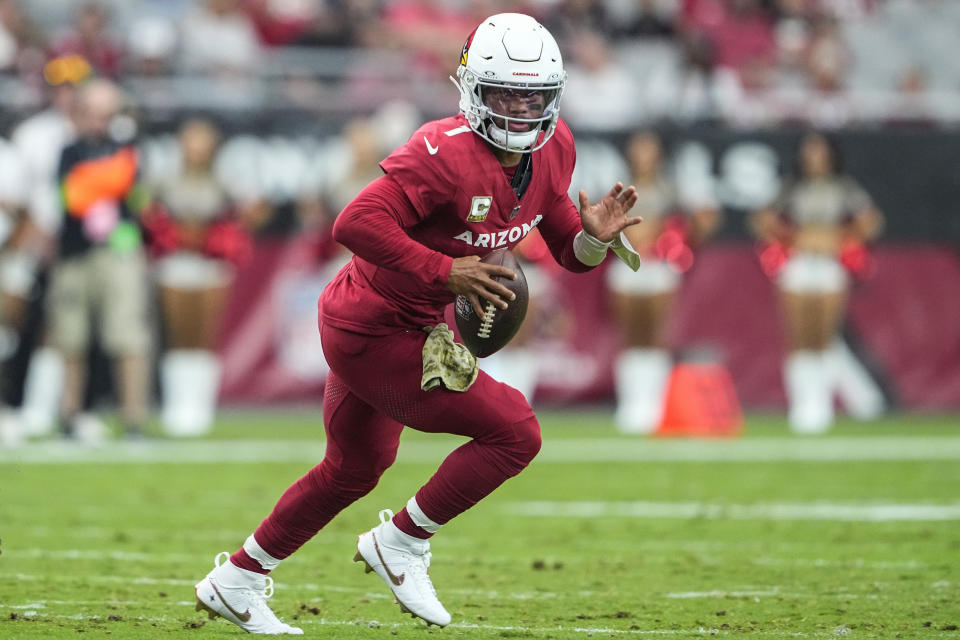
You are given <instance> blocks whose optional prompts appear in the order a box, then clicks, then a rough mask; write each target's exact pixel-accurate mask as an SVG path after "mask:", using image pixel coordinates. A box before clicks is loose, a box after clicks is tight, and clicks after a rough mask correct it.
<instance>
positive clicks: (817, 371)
mask: <svg viewBox="0 0 960 640" xmlns="http://www.w3.org/2000/svg"><path fill="white" fill-rule="evenodd" d="M783 379H784V386H785V388H786V392H787V401H788V404H789V412H788V419H789V422H790V428H791V429H793V431H795V432H797V433H822V432H824V431H826V430H827V429H829V428H830V425H831V424H833V395H832V384H831V376H830V375H829V370H828V367H827V359H826V356H825V352H823V351H811V350H804V349H801V350H799V351H794V352H793V353H791V354H790V355H788V356H787V360H786V362H785V363H784V370H783Z"/></svg>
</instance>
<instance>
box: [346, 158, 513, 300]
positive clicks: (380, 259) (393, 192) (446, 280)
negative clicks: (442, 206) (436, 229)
mask: <svg viewBox="0 0 960 640" xmlns="http://www.w3.org/2000/svg"><path fill="white" fill-rule="evenodd" d="M421 219H422V217H421V215H420V214H419V213H418V212H417V210H416V208H415V207H414V206H413V204H412V203H411V202H410V200H409V199H408V198H407V196H406V195H405V193H404V190H403V188H401V186H400V185H399V184H398V183H397V182H396V181H395V180H393V179H392V178H391V177H390V176H389V175H387V176H382V177H380V178H377V179H376V180H374V181H373V182H371V183H370V184H369V185H367V187H366V188H365V189H364V190H363V191H361V192H360V193H359V195H357V197H356V198H354V199H353V201H352V202H351V203H350V204H348V205H347V207H346V208H345V209H344V210H343V211H342V212H341V213H340V215H339V216H337V220H336V222H334V224H333V239H334V240H336V241H337V242H339V243H340V244H342V245H343V246H345V247H347V248H348V249H350V250H351V251H353V252H354V253H355V254H356V255H358V256H360V257H361V258H363V259H364V260H366V261H368V262H371V263H373V264H375V265H378V266H381V267H384V268H387V269H392V270H394V271H400V272H402V273H406V274H410V275H413V276H415V277H417V278H419V279H420V280H422V281H423V283H424V284H425V285H428V286H437V285H443V286H445V287H446V288H447V289H449V290H450V291H452V292H454V293H460V294H463V295H465V296H467V298H469V299H470V301H471V302H472V303H473V305H474V308H476V309H479V310H480V313H481V314H482V312H483V305H482V304H481V302H480V299H481V298H482V299H484V300H487V301H490V302H493V303H494V304H495V305H497V306H498V307H500V308H501V309H506V308H507V303H506V300H510V299H512V298H513V293H511V291H510V290H509V289H507V288H506V287H505V286H503V285H502V284H500V283H499V282H497V281H495V280H494V277H496V276H506V277H509V278H513V277H515V276H514V274H513V272H512V271H510V270H509V269H507V268H506V267H502V266H499V265H492V264H485V263H482V262H480V258H479V256H465V257H462V258H451V257H450V256H448V255H445V254H443V253H440V252H439V251H434V250H433V249H430V248H429V247H427V246H425V245H422V244H420V243H419V242H417V241H416V240H413V239H412V238H410V236H408V235H407V234H406V232H405V231H404V229H407V228H409V227H412V226H414V225H415V224H417V223H418V222H420V221H421Z"/></svg>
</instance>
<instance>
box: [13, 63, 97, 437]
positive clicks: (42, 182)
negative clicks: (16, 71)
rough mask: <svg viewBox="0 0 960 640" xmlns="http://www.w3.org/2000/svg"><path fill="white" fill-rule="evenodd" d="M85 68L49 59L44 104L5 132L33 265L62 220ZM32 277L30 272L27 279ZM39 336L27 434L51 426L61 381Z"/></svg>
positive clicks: (55, 359)
mask: <svg viewBox="0 0 960 640" xmlns="http://www.w3.org/2000/svg"><path fill="white" fill-rule="evenodd" d="M90 71H91V69H90V66H89V65H88V64H86V61H85V60H83V59H82V58H77V57H75V56H74V57H69V56H68V58H55V59H53V60H51V61H50V62H49V63H48V65H47V68H46V72H45V73H44V74H43V76H44V78H46V80H47V84H46V92H47V96H48V98H47V99H48V101H49V105H48V106H47V108H46V109H44V110H42V111H40V112H39V113H36V114H34V115H32V116H30V117H29V118H27V119H25V120H24V121H23V122H21V123H19V124H18V125H17V126H16V127H15V128H14V129H13V132H12V133H11V136H10V140H11V142H12V143H13V145H14V147H15V148H16V149H17V152H18V154H19V156H20V158H21V159H22V161H23V164H24V178H23V179H24V183H23V184H24V189H25V190H26V197H27V202H26V211H27V217H26V225H25V229H24V234H23V236H22V237H23V240H24V243H23V245H22V246H23V247H24V249H25V250H27V251H28V252H29V254H30V255H31V256H32V259H31V261H30V262H31V264H32V265H33V266H34V268H35V269H37V270H39V269H41V268H43V267H44V266H45V264H46V263H47V262H48V261H49V259H50V256H51V254H52V252H53V244H54V241H55V238H56V234H57V231H58V229H59V228H60V225H61V222H62V217H63V211H62V208H61V205H60V185H59V181H58V179H57V165H58V162H59V160H60V154H61V152H62V151H63V149H64V147H66V146H67V145H68V144H70V143H71V142H73V140H74V138H75V136H76V126H75V120H76V102H77V85H78V84H80V83H82V82H85V81H86V80H87V79H88V76H89V74H90ZM36 277H37V274H36V273H34V274H33V275H32V276H31V282H32V281H33V280H35V279H36ZM38 341H39V344H38V347H37V348H36V350H34V351H33V353H32V355H31V357H30V362H29V365H28V366H27V374H26V379H25V381H24V389H23V403H22V413H21V418H22V423H23V428H24V431H25V434H26V435H28V436H37V435H44V434H47V433H49V432H50V431H51V430H52V429H53V428H54V426H55V423H56V418H57V413H58V411H59V407H58V406H57V405H58V402H59V399H60V391H61V388H62V386H63V360H62V358H61V357H60V354H59V352H57V351H56V350H55V349H53V348H52V347H50V346H49V345H48V344H47V341H46V337H45V336H44V335H40V336H39V337H38Z"/></svg>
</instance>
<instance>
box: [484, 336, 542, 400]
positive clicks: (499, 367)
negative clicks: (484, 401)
mask: <svg viewBox="0 0 960 640" xmlns="http://www.w3.org/2000/svg"><path fill="white" fill-rule="evenodd" d="M537 366H538V365H537V359H536V357H535V356H534V355H533V354H532V353H531V352H530V351H528V350H527V349H511V348H509V347H508V348H506V349H504V350H503V351H498V352H497V353H495V354H493V355H492V356H490V357H488V358H484V359H483V360H481V361H480V368H481V369H483V370H484V371H486V372H487V374H488V375H490V376H491V377H493V378H494V379H496V380H499V381H500V382H503V383H505V384H508V385H510V386H511V387H513V388H514V389H516V390H517V391H519V392H520V393H522V394H523V397H524V398H526V399H527V402H532V401H533V393H534V390H535V389H536V386H537V374H538V371H537Z"/></svg>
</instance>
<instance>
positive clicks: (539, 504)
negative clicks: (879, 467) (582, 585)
mask: <svg viewBox="0 0 960 640" xmlns="http://www.w3.org/2000/svg"><path fill="white" fill-rule="evenodd" d="M503 509H504V511H506V512H507V513H510V514H513V515H521V516H532V517H562V518H600V517H616V518H645V519H664V518H679V519H693V518H696V519H708V520H833V521H841V522H903V521H947V520H950V521H952V520H960V504H956V503H955V504H892V503H891V504H886V503H873V502H771V503H758V504H719V503H710V502H605V501H583V502H559V501H534V502H510V503H507V504H506V505H505V506H504V507H503Z"/></svg>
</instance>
